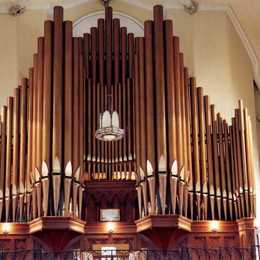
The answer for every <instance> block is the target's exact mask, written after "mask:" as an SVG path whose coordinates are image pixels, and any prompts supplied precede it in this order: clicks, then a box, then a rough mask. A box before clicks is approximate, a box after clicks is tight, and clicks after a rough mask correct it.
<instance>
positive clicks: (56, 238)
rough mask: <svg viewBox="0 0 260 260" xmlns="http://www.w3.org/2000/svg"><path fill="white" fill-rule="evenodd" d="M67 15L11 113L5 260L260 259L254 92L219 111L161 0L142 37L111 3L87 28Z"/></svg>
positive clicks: (6, 122)
mask: <svg viewBox="0 0 260 260" xmlns="http://www.w3.org/2000/svg"><path fill="white" fill-rule="evenodd" d="M63 16H64V15H63V8H62V7H60V6H56V7H54V9H53V19H52V20H46V21H45V23H44V33H43V36H41V37H39V38H38V40H37V46H38V47H37V52H36V53H35V54H33V66H32V67H31V68H29V71H28V78H23V79H21V81H20V85H19V86H18V87H17V88H15V89H14V91H13V95H12V96H10V97H9V98H8V99H7V103H6V105H4V106H3V107H2V110H1V111H2V112H1V122H0V128H1V143H0V220H1V223H0V229H1V230H0V232H1V234H0V249H1V250H2V254H3V257H15V256H14V255H15V254H16V256H17V258H12V259H41V258H40V256H42V257H44V259H112V258H111V254H112V255H113V254H114V255H116V257H121V258H117V259H209V258H207V254H212V255H211V257H212V258H210V259H219V258H217V257H218V254H219V252H220V251H221V252H222V254H223V257H224V258H221V259H240V258H238V257H240V256H241V254H243V256H244V257H245V258H243V259H257V258H256V257H257V250H254V248H253V247H252V246H253V245H255V244H256V242H255V241H256V239H257V233H256V230H255V225H254V223H255V222H254V221H255V214H256V201H255V199H256V197H255V191H256V188H255V178H254V176H255V175H254V170H253V168H254V167H253V141H252V130H251V128H252V126H251V119H250V116H249V113H248V110H247V108H246V107H244V105H243V102H242V100H240V101H238V103H237V104H238V105H237V107H236V108H235V109H234V113H233V117H232V118H228V119H226V118H224V117H223V116H222V115H221V114H220V113H218V111H216V109H215V106H214V104H212V103H211V102H210V98H209V97H208V96H207V95H206V94H205V93H204V91H203V88H202V87H199V86H198V85H197V84H196V78H195V77H193V75H191V74H190V73H189V70H188V68H187V67H186V66H185V64H184V54H183V53H182V52H181V51H180V50H181V40H180V39H179V37H178V36H176V34H175V32H174V26H173V23H172V21H171V20H168V19H164V13H163V7H162V6H160V5H156V6H154V7H153V17H152V20H146V21H145V22H144V25H143V26H144V34H143V36H142V37H139V36H138V37H136V36H135V35H134V33H133V32H131V31H128V30H127V28H126V27H124V26H121V25H120V20H119V19H118V18H113V11H112V8H111V7H109V6H106V7H105V18H104V19H98V20H97V21H96V26H94V27H91V29H90V31H86V32H84V35H83V37H74V36H73V25H72V22H71V21H67V20H64V18H63ZM226 247H228V248H233V249H235V248H237V249H238V250H229V251H228V250H225V248H226ZM241 248H243V250H242V249H241ZM252 248H253V249H252ZM106 249H107V250H108V251H109V252H108V255H109V256H106ZM200 249H201V251H199V250H200ZM210 250H212V252H210ZM214 250H216V251H214ZM206 251H207V252H206ZM214 252H217V253H216V254H215V253H214ZM109 253H110V254H109ZM18 254H20V255H19V257H18ZM55 254H56V258H55ZM60 254H63V256H61V255H60ZM214 254H215V255H214ZM0 255H1V253H0ZM227 255H228V256H229V258H225V257H227ZM20 257H21V258H20ZM22 257H23V258H22ZM51 257H54V258H51ZM59 257H60V258H59ZM73 257H78V258H73ZM87 257H89V258H87ZM91 257H92V258H91ZM95 257H96V258H95ZM101 257H103V258H101ZM109 257H110V258H109ZM166 257H168V258H166ZM171 257H172V258H171ZM174 257H178V258H174ZM185 257H186V258H185ZM188 257H190V258H188ZM199 257H200V258H199ZM3 259H5V258H3ZM6 259H11V258H6ZM241 259H242V258H241Z"/></svg>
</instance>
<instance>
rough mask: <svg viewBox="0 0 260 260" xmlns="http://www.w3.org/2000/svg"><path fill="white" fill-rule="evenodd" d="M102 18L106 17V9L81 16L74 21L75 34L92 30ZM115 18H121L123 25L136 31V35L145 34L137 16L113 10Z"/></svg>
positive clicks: (77, 35)
mask: <svg viewBox="0 0 260 260" xmlns="http://www.w3.org/2000/svg"><path fill="white" fill-rule="evenodd" d="M100 18H105V12H104V11H98V12H94V13H90V14H87V15H85V16H83V17H81V18H79V19H78V20H76V21H75V22H74V23H73V36H74V37H79V36H82V35H83V34H84V33H86V32H90V28H91V27H95V26H97V20H98V19H100ZM113 18H118V19H120V24H121V26H123V27H126V28H127V30H128V31H129V32H132V33H134V35H135V37H139V36H140V37H141V36H144V27H143V24H142V23H140V22H139V21H138V20H136V19H135V18H133V17H131V16H129V15H127V14H125V13H122V12H116V11H113Z"/></svg>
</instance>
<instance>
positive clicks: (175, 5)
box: [0, 0, 260, 86]
mask: <svg viewBox="0 0 260 260" xmlns="http://www.w3.org/2000/svg"><path fill="white" fill-rule="evenodd" d="M121 1H122V2H125V3H127V4H129V1H128V0H121ZM90 2H95V0H64V1H63V4H62V5H63V7H64V8H65V9H68V8H72V7H75V6H78V5H81V4H86V3H90ZM130 4H131V5H134V6H136V7H139V8H142V9H146V10H149V11H151V10H152V8H153V7H152V5H151V4H148V3H147V4H144V3H141V2H140V1H139V0H131V2H130ZM163 5H164V9H166V10H167V9H168V10H170V9H175V10H184V7H183V5H182V4H181V3H180V2H179V1H177V0H176V1H169V2H167V3H164V4H163ZM53 6H54V5H53V4H50V3H46V4H37V3H31V4H29V5H28V6H27V7H26V8H27V9H28V10H47V11H48V13H52V11H51V10H52V8H53ZM9 7H10V4H1V5H0V14H6V13H8V8H9ZM198 11H222V12H225V13H226V14H227V15H228V17H229V19H230V21H231V23H232V24H233V26H234V28H235V30H236V32H237V34H238V35H239V37H240V39H241V41H242V43H243V45H244V47H245V49H246V52H247V54H248V56H249V58H250V61H251V64H252V68H253V73H254V79H255V82H256V84H257V86H260V71H259V61H258V58H257V55H256V52H255V50H254V48H253V45H252V43H251V42H250V40H249V38H248V36H247V34H246V32H245V30H244V29H243V27H242V25H241V23H240V21H239V19H238V17H237V15H236V13H235V11H234V10H233V9H232V7H231V6H229V5H223V4H200V5H199V9H198Z"/></svg>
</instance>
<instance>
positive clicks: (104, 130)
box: [95, 110, 125, 142]
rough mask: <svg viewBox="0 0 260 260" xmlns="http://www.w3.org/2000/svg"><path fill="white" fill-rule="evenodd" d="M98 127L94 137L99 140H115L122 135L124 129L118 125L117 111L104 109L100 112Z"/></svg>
mask: <svg viewBox="0 0 260 260" xmlns="http://www.w3.org/2000/svg"><path fill="white" fill-rule="evenodd" d="M99 121H100V123H99V124H100V125H99V129H97V130H96V134H95V137H96V138H97V139H99V140H101V141H106V142H107V141H117V140H120V139H122V138H123V137H124V135H125V131H124V129H121V128H120V127H119V116H118V113H117V111H113V112H111V111H108V110H106V111H104V112H103V113H101V114H100V120H99Z"/></svg>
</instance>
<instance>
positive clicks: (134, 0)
mask: <svg viewBox="0 0 260 260" xmlns="http://www.w3.org/2000/svg"><path fill="white" fill-rule="evenodd" d="M93 1H100V0H0V13H1V12H2V13H5V12H6V11H7V10H8V7H9V6H10V4H11V3H22V4H25V5H26V6H27V8H28V9H49V8H50V6H53V5H56V4H59V5H63V6H64V7H65V8H66V7H67V8H69V7H71V6H75V5H78V4H82V3H86V2H93ZM118 1H119V0H118ZM121 1H124V2H128V3H129V4H133V5H137V6H139V7H143V8H146V9H151V8H152V6H153V5H155V4H162V5H164V7H165V8H178V9H180V8H182V5H181V4H180V3H181V2H182V3H185V2H186V3H187V2H189V1H190V0H121ZM196 1H197V2H199V4H200V10H202V11H203V10H222V11H226V12H227V14H228V15H229V17H230V19H231V21H232V23H233V25H234V26H235V28H236V30H237V32H238V34H239V36H240V38H241V40H242V41H243V43H244V46H245V48H246V49H247V52H248V54H249V57H250V59H251V63H252V66H253V69H254V74H255V80H256V81H257V83H258V85H259V87H260V68H259V65H258V63H259V62H258V61H260V29H259V28H260V0H196Z"/></svg>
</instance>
